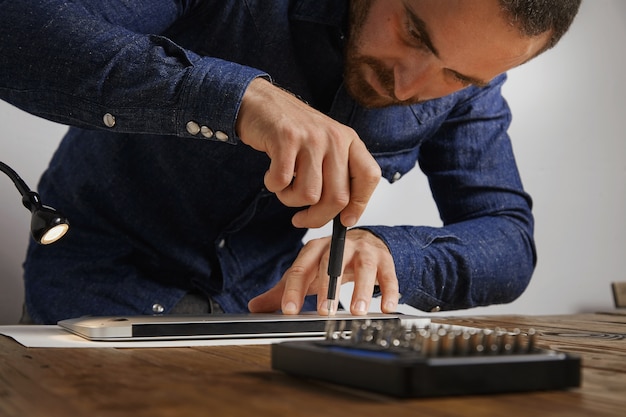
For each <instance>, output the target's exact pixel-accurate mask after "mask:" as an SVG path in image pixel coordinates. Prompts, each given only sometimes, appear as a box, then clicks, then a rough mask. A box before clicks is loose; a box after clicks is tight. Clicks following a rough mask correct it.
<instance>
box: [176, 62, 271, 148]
mask: <svg viewBox="0 0 626 417" xmlns="http://www.w3.org/2000/svg"><path fill="white" fill-rule="evenodd" d="M258 77H264V78H266V79H268V80H270V77H269V75H268V74H266V73H264V72H263V71H260V70H257V69H254V68H251V67H247V66H244V65H239V64H235V63H232V62H227V61H222V60H219V59H215V58H211V59H203V60H201V61H200V62H197V63H195V65H194V67H193V68H192V69H191V70H190V72H189V74H188V78H187V80H186V82H185V88H184V89H183V91H182V94H183V100H182V103H183V105H182V109H181V111H180V112H179V115H178V120H177V122H176V126H177V134H178V136H180V137H189V138H198V139H203V140H213V141H219V142H227V143H231V144H235V143H237V142H239V137H238V136H237V133H236V130H235V126H236V123H237V115H238V114H239V108H240V106H241V100H242V98H243V95H244V93H245V91H246V89H247V88H248V85H249V84H250V83H251V82H252V80H254V79H255V78H258Z"/></svg>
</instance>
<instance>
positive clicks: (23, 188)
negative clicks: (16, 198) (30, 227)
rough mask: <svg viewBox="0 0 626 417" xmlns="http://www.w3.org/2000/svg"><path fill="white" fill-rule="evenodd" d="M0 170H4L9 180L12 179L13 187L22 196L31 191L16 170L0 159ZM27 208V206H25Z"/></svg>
mask: <svg viewBox="0 0 626 417" xmlns="http://www.w3.org/2000/svg"><path fill="white" fill-rule="evenodd" d="M0 171H2V172H4V173H5V174H7V176H8V177H9V178H11V180H12V181H13V184H15V187H16V188H17V190H18V191H19V192H20V194H21V195H22V197H25V196H26V195H27V194H28V193H30V192H31V190H30V188H29V187H28V185H26V183H25V182H24V180H23V179H22V178H21V177H20V176H19V175H18V173H17V172H15V171H14V170H13V168H11V167H10V166H8V165H7V164H5V163H4V162H2V161H0ZM27 208H29V207H27Z"/></svg>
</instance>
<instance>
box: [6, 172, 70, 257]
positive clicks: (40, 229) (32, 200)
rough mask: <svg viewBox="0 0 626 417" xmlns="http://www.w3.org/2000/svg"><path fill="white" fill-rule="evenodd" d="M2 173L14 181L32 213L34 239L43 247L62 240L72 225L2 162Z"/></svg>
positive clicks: (25, 204) (31, 229) (24, 202)
mask: <svg viewBox="0 0 626 417" xmlns="http://www.w3.org/2000/svg"><path fill="white" fill-rule="evenodd" d="M0 171H2V172H4V173H5V174H7V175H8V176H9V178H11V180H13V183H14V184H15V187H17V189H18V191H19V192H20V194H21V195H22V203H23V204H24V207H26V208H27V209H28V210H30V212H31V213H32V218H31V221H30V232H31V235H32V236H33V239H35V241H36V242H37V243H40V244H42V245H49V244H50V243H54V242H56V241H57V240H59V239H61V238H62V237H63V236H64V235H65V233H66V232H67V231H68V230H69V228H70V223H69V222H68V221H67V219H66V218H65V217H64V216H63V215H61V213H59V212H58V211H56V210H55V209H53V208H52V207H48V206H44V205H43V204H41V199H40V198H39V194H37V193H36V192H34V191H31V190H30V188H28V186H27V185H26V183H25V182H24V181H23V180H22V179H21V178H20V176H19V175H17V172H15V171H13V169H11V167H9V166H8V165H6V164H5V163H3V162H0Z"/></svg>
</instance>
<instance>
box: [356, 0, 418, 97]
mask: <svg viewBox="0 0 626 417" xmlns="http://www.w3.org/2000/svg"><path fill="white" fill-rule="evenodd" d="M371 6H372V0H352V1H350V30H349V35H348V40H347V43H346V52H345V65H344V85H345V86H346V90H347V91H348V93H349V94H350V96H352V98H353V99H354V100H355V101H356V102H357V103H359V104H360V105H361V106H363V107H366V108H382V107H389V106H399V105H409V104H417V103H421V102H422V100H419V98H418V97H414V98H411V99H409V100H398V99H397V98H396V96H395V93H394V86H395V76H394V73H393V69H390V68H388V67H387V66H386V65H385V64H384V63H383V62H382V61H381V60H379V59H377V58H376V57H373V56H369V55H363V54H361V53H359V48H360V46H361V45H362V43H363V42H362V37H363V27H364V24H365V21H366V19H367V17H368V15H369V12H370V9H371ZM367 73H370V74H372V75H373V76H374V77H375V78H376V79H377V81H378V84H379V85H380V87H381V88H382V89H383V90H384V91H385V94H384V95H381V94H380V93H379V92H378V91H376V89H374V87H372V85H371V84H370V83H368V82H367V80H366V74H367Z"/></svg>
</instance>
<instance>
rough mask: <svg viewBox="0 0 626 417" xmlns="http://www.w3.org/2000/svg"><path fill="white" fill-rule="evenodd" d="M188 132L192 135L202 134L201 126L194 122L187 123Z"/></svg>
mask: <svg viewBox="0 0 626 417" xmlns="http://www.w3.org/2000/svg"><path fill="white" fill-rule="evenodd" d="M186 127H187V132H189V134H190V135H194V136H195V135H197V134H198V133H200V125H199V124H198V123H196V122H194V121H193V120H191V121H189V122H187V126H186Z"/></svg>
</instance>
